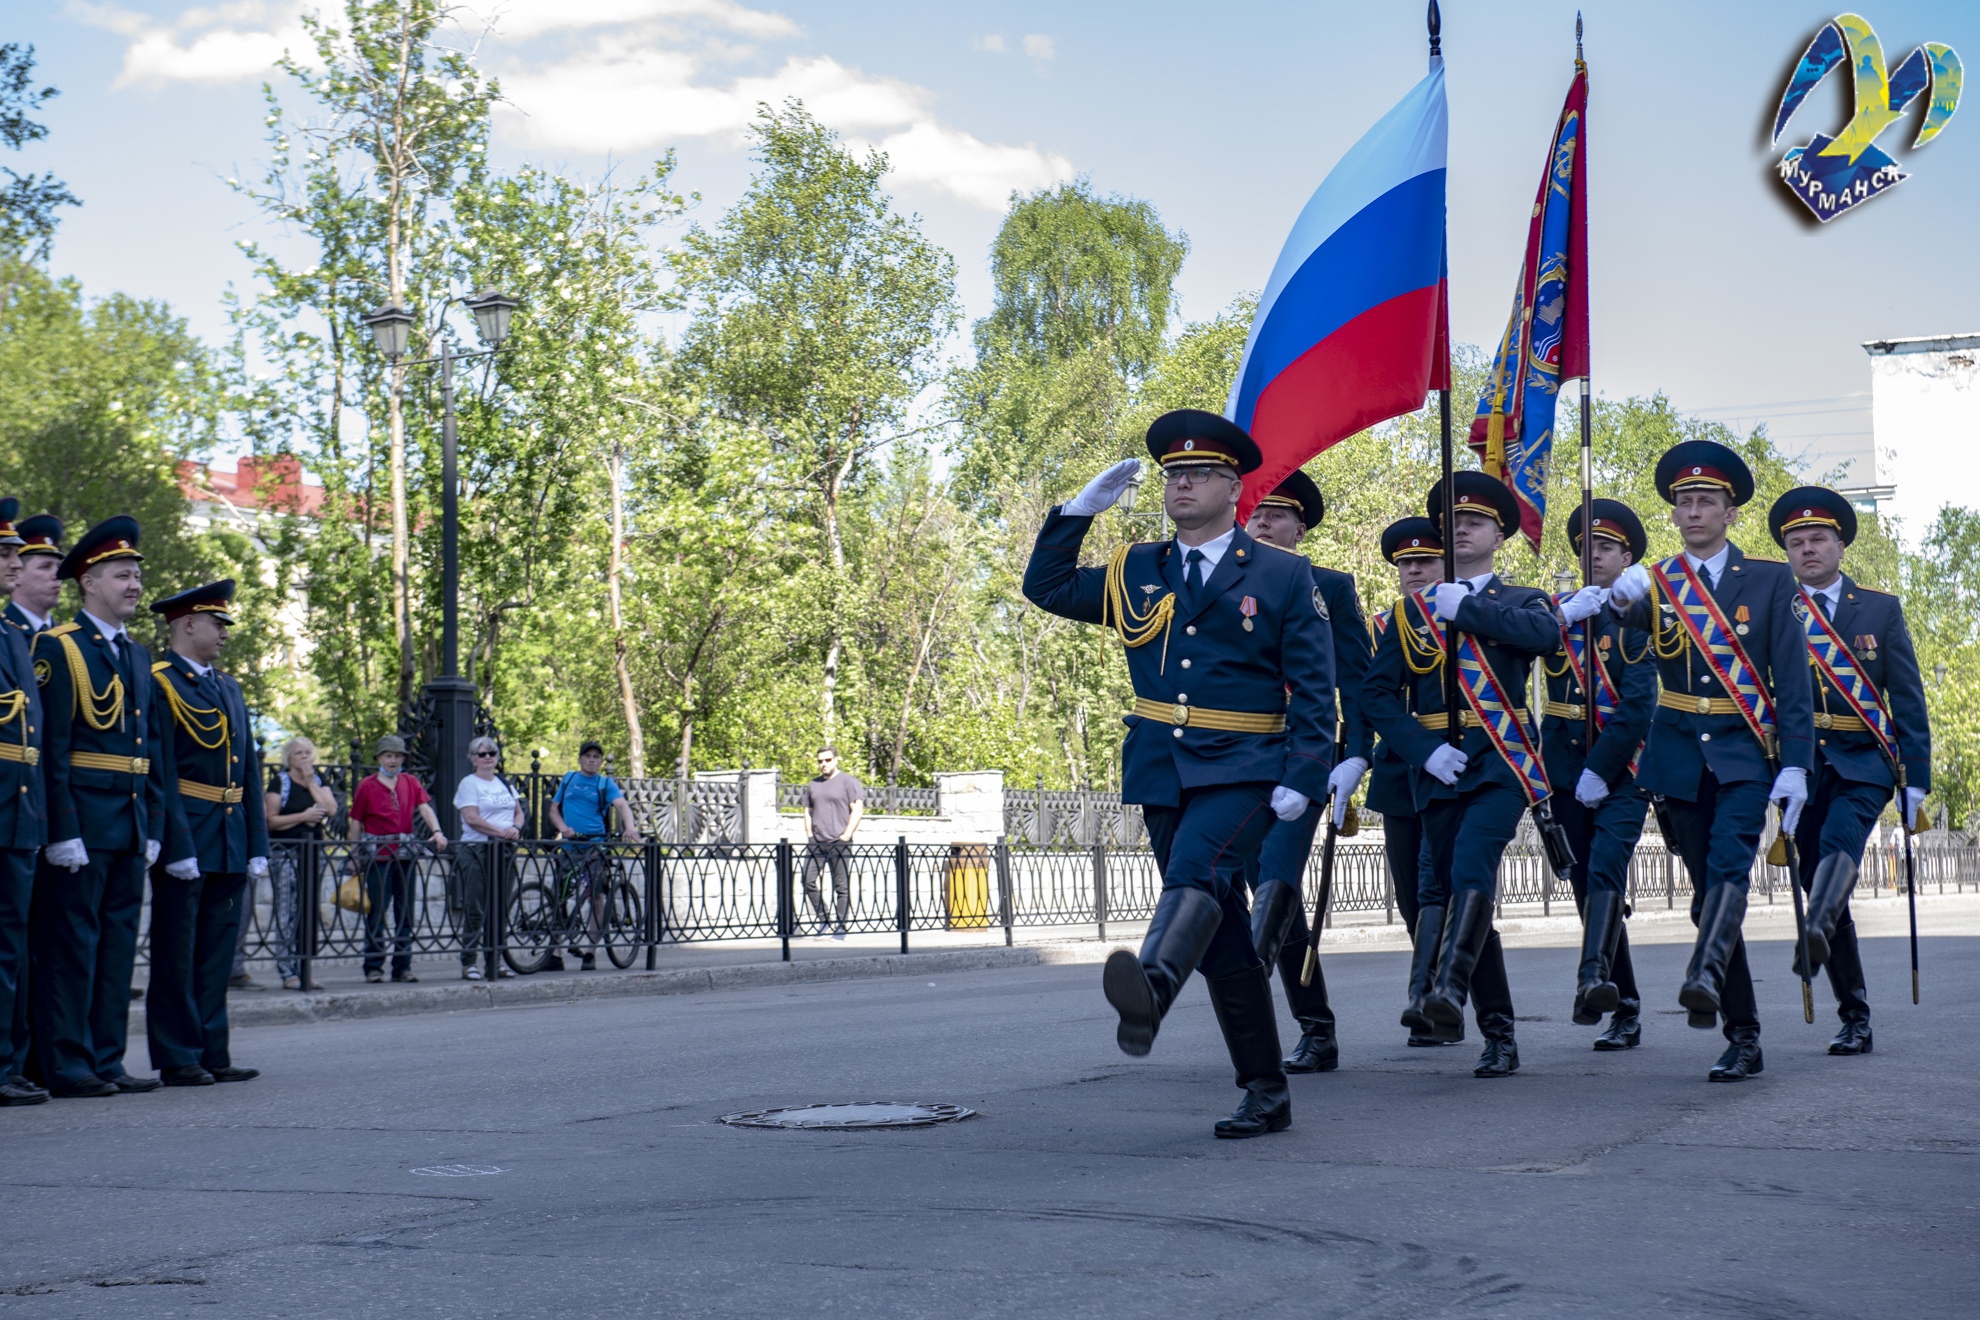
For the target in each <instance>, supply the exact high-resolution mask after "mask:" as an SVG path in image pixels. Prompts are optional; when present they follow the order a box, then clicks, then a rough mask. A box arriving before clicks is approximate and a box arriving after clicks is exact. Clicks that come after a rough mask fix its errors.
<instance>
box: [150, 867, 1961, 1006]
mask: <svg viewBox="0 0 1980 1320" xmlns="http://www.w3.org/2000/svg"><path fill="white" fill-rule="evenodd" d="M400 847H401V849H402V851H401V852H400V853H399V855H398V856H397V857H396V858H387V857H383V856H381V854H380V850H378V849H376V848H375V847H373V846H370V845H366V844H350V843H343V842H333V841H327V840H326V841H322V842H314V841H312V842H306V843H303V844H300V845H296V846H293V847H285V848H284V849H282V850H279V855H278V857H277V859H276V861H277V868H276V875H275V876H274V877H271V879H269V880H263V881H261V882H259V883H258V884H257V885H256V887H255V892H254V893H253V894H252V896H251V903H250V905H249V911H248V914H247V923H248V929H247V934H246V940H245V945H246V948H247V952H248V956H249V957H250V959H252V960H256V961H264V960H270V959H273V960H277V961H278V963H281V964H284V966H283V971H284V974H290V975H294V974H300V975H302V976H303V977H304V979H305V980H307V979H308V965H309V964H310V963H313V962H316V961H339V962H349V961H355V960H358V959H367V955H369V958H368V961H375V962H378V963H381V964H382V963H383V962H384V961H385V960H386V959H388V958H390V957H392V956H393V955H394V954H395V953H398V954H403V955H405V956H407V957H412V956H420V957H432V956H434V955H439V954H446V953H450V952H451V953H455V954H464V955H467V956H470V957H472V958H474V959H476V960H478V961H483V962H485V963H486V965H487V966H488V968H489V969H490V971H491V972H492V970H493V968H494V966H495V964H496V963H497V962H498V961H500V962H505V963H506V964H507V965H509V966H511V967H513V968H515V969H516V970H519V971H525V972H527V971H534V970H537V969H538V968H540V967H542V966H545V965H547V964H548V963H549V960H550V959H551V958H552V957H553V956H557V955H556V951H557V950H559V949H590V950H592V951H593V952H594V956H596V957H597V958H599V959H600V960H601V961H610V962H611V963H613V964H614V965H617V966H621V967H630V966H633V965H635V964H644V965H645V966H647V967H649V968H650V967H652V966H654V965H655V960H656V957H657V951H658V949H659V947H660V946H661V945H664V944H674V943H688V942H702V941H715V940H743V939H778V940H780V941H781V942H782V949H783V954H784V956H785V957H786V958H788V957H789V956H790V941H791V940H792V939H801V938H805V937H808V936H820V935H825V934H829V933H831V932H832V931H833V930H835V929H836V928H837V926H838V921H837V915H838V914H837V911H836V907H837V902H836V893H835V890H836V889H837V888H838V887H839V881H840V876H839V875H837V874H835V869H838V868H835V867H834V865H833V859H832V858H831V857H829V856H827V855H824V854H820V853H816V852H814V850H813V849H811V848H810V847H809V846H808V845H805V844H802V843H798V844H792V843H778V844H761V845H742V844H726V843H717V844H671V843H648V844H644V845H622V844H559V843H556V842H529V841H526V842H522V843H516V844H501V845H486V846H483V847H481V848H480V849H478V850H472V851H469V852H466V853H463V852H462V850H461V849H460V847H459V845H456V846H454V847H452V848H450V849H448V850H447V851H444V852H434V851H432V850H430V849H428V848H427V847H426V846H425V845H424V844H419V843H408V844H404V845H400ZM1915 856H1916V865H1917V874H1918V884H1919V890H1920V892H1921V893H1945V892H1948V891H1949V890H1950V891H1951V892H1963V891H1964V890H1965V888H1966V886H1968V885H1972V886H1973V887H1974V888H1975V890H1976V891H1980V850H1976V848H1975V846H1974V844H1973V843H1972V842H1970V841H1967V840H1964V839H1958V838H1952V837H1945V836H1936V837H1935V836H1925V837H1924V838H1921V839H1920V840H1918V841H1917V843H1916V845H1915ZM838 860H839V862H840V866H841V868H842V870H843V882H844V888H845V890H846V900H847V912H846V921H845V927H844V929H845V930H846V931H847V932H848V933H851V934H868V935H871V934H875V933H883V934H889V935H897V936H898V937H899V942H900V948H901V950H902V951H903V952H905V951H906V950H907V949H908V947H909V942H910V936H911V935H912V933H913V932H916V931H937V930H950V931H969V930H978V931H984V932H994V931H997V930H1000V929H1001V930H1002V932H1003V934H1004V941H1005V943H1010V942H1011V941H1012V937H1013V936H1012V933H1013V932H1014V931H1015V930H1016V929H1018V928H1044V927H1073V928H1081V927H1084V928H1089V929H1091V930H1092V931H1093V932H1094V933H1095V934H1096V935H1097V936H1098V937H1099V938H1101V939H1106V938H1108V929H1109V926H1110V924H1112V925H1119V924H1124V923H1134V922H1141V921H1146V920H1147V919H1148V917H1149V916H1150V915H1151V914H1152V912H1153V910H1154V906H1155V902H1156V900H1157V898H1158V897H1159V895H1160V891H1161V881H1160V878H1159V876H1158V874H1157V872H1156V868H1155V865H1154V859H1153V856H1152V855H1151V854H1150V852H1149V851H1148V849H1147V848H1146V847H1145V846H1135V847H1115V846H1113V845H1110V844H1104V843H1100V844H1092V845H1087V846H1052V847H1030V846H1025V845H1022V844H1017V845H1013V844H1011V843H1008V842H999V843H996V844H991V845H982V844H955V845H948V846H941V845H915V844H909V843H907V842H905V841H902V842H898V843H895V844H892V845H878V846H873V845H846V846H844V847H843V848H841V849H840V850H839V851H838ZM291 869H292V871H293V874H294V876H295V879H296V884H295V890H294V893H295V898H294V901H282V900H283V899H284V898H285V896H284V895H281V894H279V893H278V892H277V891H278V886H279V885H280V884H281V882H282V881H284V879H285V878H286V876H287V875H288V874H289V873H290V872H291ZM1319 871H1320V856H1319V853H1318V852H1317V851H1316V852H1315V854H1314V855H1313V857H1312V859H1311V861H1310V864H1309V870H1308V876H1307V891H1306V892H1307V893H1308V895H1309V896H1310V895H1312V894H1314V893H1316V892H1317V888H1318V883H1319ZM1903 878H1904V856H1903V848H1902V844H1901V843H1899V842H1897V841H1894V840H1886V841H1883V842H1880V843H1879V844H1877V845H1875V846H1873V847H1872V848H1871V849H1870V850H1869V851H1868V852H1867V853H1866V856H1865V859H1864V867H1863V872H1862V877H1861V879H1860V880H1859V883H1858V892H1859V893H1861V894H1866V895H1868V894H1876V893H1880V892H1901V886H1902V884H1903ZM360 887H362V888H363V889H364V890H365V892H366V894H367V896H368V898H369V901H370V905H371V911H370V914H369V915H367V913H365V912H364V911H361V910H359V907H360V905H361V903H362V901H363V900H361V899H360V897H359V892H358V891H359V889H360ZM814 888H815V890H816V892H817V898H816V900H814V899H813V898H812V897H811V896H810V895H811V891H812V890H813V889H814ZM1629 896H1630V900H1631V902H1632V903H1633V904H1634V906H1635V907H1637V908H1638V909H1645V908H1656V907H1659V906H1661V907H1664V908H1676V907H1678V906H1679V905H1680V903H1683V904H1685V905H1689V903H1690V899H1691V882H1690V878H1689V876H1688V875H1687V874H1686V871H1685V868H1684V866H1683V864H1682V863H1681V862H1679V861H1678V859H1677V858H1676V857H1675V856H1673V855H1672V854H1670V853H1669V852H1668V851H1667V850H1666V849H1665V848H1664V847H1663V845H1662V842H1661V840H1659V839H1657V838H1656V837H1655V836H1654V835H1653V836H1649V837H1646V838H1645V840H1644V841H1643V843H1642V844H1641V845H1640V846H1639V847H1638V849H1637V852H1636V856H1635V858H1634V860H1633V861H1632V863H1631V866H1630V872H1629ZM340 898H341V899H342V902H341V903H340ZM395 900H398V901H397V902H396V903H395ZM1751 901H1752V902H1753V903H1755V904H1764V903H1772V902H1777V901H1778V902H1787V901H1788V894H1787V879H1786V872H1785V871H1781V870H1778V869H1775V868H1772V867H1768V866H1766V865H1765V864H1764V863H1763V862H1762V861H1761V860H1759V859H1757V858H1756V860H1755V870H1754V879H1753V889H1752V899H1751ZM1563 904H1564V905H1565V909H1564V910H1565V911H1568V912H1572V911H1573V898H1572V896H1571V894H1570V892H1569V890H1568V887H1567V886H1566V885H1565V884H1563V883H1562V882H1560V881H1559V880H1557V879H1555V878H1554V876H1553V873H1552V871H1551V869H1550V868H1549V867H1548V866H1547V864H1546V861H1545V858H1544V856H1543V855H1542V853H1541V852H1540V850H1539V848H1538V847H1536V846H1533V845H1530V844H1526V843H1515V844H1513V845H1512V846H1511V847H1509V848H1508V849H1507V850H1506V854H1505V859H1504V862H1503V864H1502V865H1501V867H1500V872H1499V905H1500V908H1501V909H1502V910H1503V909H1505V908H1508V907H1517V908H1521V909H1526V910H1533V909H1536V908H1537V909H1538V911H1539V912H1541V913H1552V912H1553V911H1554V910H1555V907H1556V905H1563ZM1377 912H1379V913H1382V914H1383V919H1384V920H1386V921H1390V922H1393V921H1396V920H1397V912H1396V907H1395V893H1394V889H1393V887H1392V886H1391V884H1390V881H1389V875H1388V867H1387V862H1386V859H1385V857H1384V855H1383V851H1382V847H1381V845H1380V844H1379V843H1373V842H1366V841H1361V840H1355V841H1350V842H1344V843H1341V844H1339V845H1338V847H1337V850H1336V856H1335V867H1334V890H1333V903H1332V906H1331V908H1330V915H1331V914H1341V913H1377ZM477 913H480V914H488V915H486V916H485V917H480V918H477V915H476V914H477ZM476 927H478V933H473V932H474V929H475V928H476ZM142 955H143V950H142V946H141V956H142ZM298 964H300V967H299V969H298V968H297V965H298Z"/></svg>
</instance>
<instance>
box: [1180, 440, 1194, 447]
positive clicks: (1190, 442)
mask: <svg viewBox="0 0 1980 1320" xmlns="http://www.w3.org/2000/svg"><path fill="white" fill-rule="evenodd" d="M1183 448H1184V449H1194V448H1196V441H1194V440H1185V441H1183Z"/></svg>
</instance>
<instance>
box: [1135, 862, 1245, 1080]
mask: <svg viewBox="0 0 1980 1320" xmlns="http://www.w3.org/2000/svg"><path fill="white" fill-rule="evenodd" d="M1223 917H1224V913H1223V909H1222V908H1220V907H1219V906H1218V905H1217V900H1216V899H1214V898H1212V897H1210V895H1208V894H1206V893H1205V892H1203V891H1202V890H1201V889H1188V888H1183V887H1180V886H1177V887H1174V888H1169V889H1164V890H1163V891H1162V897H1161V900H1160V901H1159V902H1157V903H1156V905H1155V916H1154V917H1153V918H1152V919H1151V920H1150V921H1149V923H1148V934H1147V935H1146V936H1145V937H1144V938H1143V939H1142V941H1141V956H1140V957H1139V958H1137V957H1136V956H1135V955H1133V954H1131V953H1129V952H1128V951H1127V950H1126V949H1116V950H1114V952H1113V953H1111V954H1109V955H1108V956H1107V966H1106V969H1105V970H1104V971H1103V972H1102V973H1101V980H1100V985H1101V989H1102V990H1104V991H1105V992H1106V995H1107V1002H1108V1003H1110V1004H1112V1005H1113V1006H1114V1011H1115V1012H1117V1013H1119V1014H1120V1015H1121V1022H1120V1026H1119V1027H1118V1028H1117V1029H1116V1030H1115V1032H1114V1040H1115V1042H1116V1043H1117V1044H1119V1045H1120V1047H1121V1053H1123V1054H1129V1055H1133V1056H1134V1057H1136V1058H1140V1057H1141V1056H1142V1055H1144V1054H1147V1053H1148V1051H1149V1050H1150V1049H1152V1048H1154V1045H1155V1031H1156V1028H1158V1027H1160V1026H1161V1025H1162V1016H1163V1014H1165V1013H1167V1012H1168V1011H1169V1005H1170V1004H1173V1003H1175V1002H1176V995H1177V994H1179V993H1180V992H1181V991H1182V986H1183V982H1184V981H1185V980H1187V979H1188V977H1189V974H1190V972H1191V971H1192V970H1193V969H1194V968H1195V966H1196V964H1197V963H1199V962H1201V961H1203V952H1204V950H1206V949H1208V948H1209V947H1210V937H1211V936H1213V935H1215V934H1216V933H1217V924H1218V923H1219V922H1220V921H1222V920H1223ZM1255 970H1257V971H1258V975H1259V978H1260V984H1263V978H1264V971H1263V969H1255ZM1268 1002H1269V1001H1268ZM1278 1052H1279V1051H1278V1047H1277V1046H1276V1045H1275V1046H1274V1047H1273V1049H1272V1054H1273V1060H1274V1062H1275V1063H1276V1062H1277V1056H1278Z"/></svg>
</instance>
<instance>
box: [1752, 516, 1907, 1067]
mask: <svg viewBox="0 0 1980 1320" xmlns="http://www.w3.org/2000/svg"><path fill="white" fill-rule="evenodd" d="M1767 526H1768V528H1769V530H1771V531H1772V532H1773V534H1774V540H1775V541H1776V542H1777V543H1778V544H1779V545H1780V546H1781V547H1782V548H1783V549H1785V550H1786V551H1787V554H1788V567H1789V568H1790V569H1792V570H1793V571H1794V576H1795V579H1796V580H1797V581H1798V582H1800V584H1801V599H1799V600H1797V601H1796V602H1795V616H1796V620H1797V623H1798V624H1799V626H1800V627H1801V629H1802V632H1803V635H1804V636H1805V637H1806V638H1807V645H1808V654H1809V658H1810V661H1811V662H1812V676H1813V679H1814V684H1815V783H1814V785H1813V791H1812V793H1811V794H1810V796H1809V800H1808V810H1807V811H1805V812H1803V813H1802V817H1801V823H1800V828H1799V829H1797V830H1796V831H1795V837H1794V843H1795V848H1796V849H1797V850H1798V851H1799V852H1800V854H1801V864H1802V866H1803V868H1805V869H1804V875H1806V876H1808V877H1809V882H1810V884H1811V886H1812V888H1811V889H1810V893H1809V900H1808V919H1807V920H1808V954H1809V961H1810V962H1811V963H1812V964H1813V966H1814V967H1817V968H1819V967H1824V966H1826V967H1827V968H1828V969H1829V985H1830V987H1831V988H1832V989H1833V990H1834V991H1835V992H1836V1014H1837V1016H1839V1017H1840V1018H1841V1019H1842V1030H1840V1031H1838V1032H1837V1033H1836V1037H1835V1039H1834V1040H1832V1041H1830V1042H1829V1053H1831V1054H1868V1053H1869V1052H1870V1044H1871V1040H1870V1001H1869V999H1868V998H1867V997H1866V996H1865V994H1864V986H1863V959H1862V958H1861V956H1859V954H1858V952H1857V948H1856V922H1855V921H1854V920H1852V919H1851V917H1850V915H1849V894H1850V890H1851V889H1852V888H1853V887H1854V886H1855V884H1856V871H1857V868H1858V867H1859V866H1861V865H1862V864H1863V845H1864V843H1865V842H1866V841H1867V840H1868V839H1869V837H1870V831H1871V829H1872V828H1873V827H1874V826H1875V825H1876V823H1877V817H1878V816H1879V815H1881V814H1882V813H1883V810H1884V804H1885V803H1886V802H1889V801H1890V800H1891V794H1892V792H1893V790H1894V789H1895V788H1896V787H1897V786H1898V784H1899V782H1900V780H1899V779H1898V774H1899V772H1900V770H1901V771H1902V773H1903V780H1902V781H1901V782H1902V783H1903V786H1904V793H1903V800H1902V801H1901V802H1899V803H1898V810H1899V812H1900V814H1901V817H1902V825H1903V828H1905V829H1907V830H1909V829H1913V828H1914V827H1917V828H1923V826H1922V825H1921V824H1920V820H1919V811H1920V808H1922V807H1923V806H1924V804H1925V795H1926V793H1927V792H1928V791H1929V790H1930V789H1931V787H1932V730H1931V727H1930V725H1929V723H1928V722H1927V720H1926V715H1925V684H1924V681H1923V680H1922V679H1921V678H1920V677H1919V673H1918V654H1917V652H1915V651H1914V650H1912V646H1911V632H1910V630H1909V629H1907V628H1906V627H1905V624H1904V607H1903V606H1902V605H1900V604H1899V603H1898V599H1897V597H1895V596H1892V595H1890V594H1888V593H1886V592H1882V591H1872V590H1871V589H1870V588H1868V587H1865V586H1861V585H1859V584H1858V583H1856V582H1855V581H1853V580H1852V579H1851V578H1850V576H1849V575H1848V574H1847V573H1845V572H1843V571H1842V563H1843V551H1844V549H1845V548H1846V547H1847V546H1848V545H1849V543H1850V542H1852V541H1854V540H1855V539H1856V510H1855V509H1854V508H1852V507H1850V503H1849V501H1848V500H1846V499H1844V498H1843V497H1842V496H1841V495H1839V494H1837V493H1836V492H1835V491H1832V490H1827V489H1825V488H1823V487H1821V486H1803V487H1801V488H1800V489H1798V490H1791V491H1789V492H1788V493H1787V494H1785V495H1783V496H1781V497H1780V499H1778V500H1776V501H1775V502H1774V507H1773V509H1772V510H1770V511H1769V512H1768V515H1767ZM1811 859H1812V860H1811ZM1831 859H1834V860H1831Z"/></svg>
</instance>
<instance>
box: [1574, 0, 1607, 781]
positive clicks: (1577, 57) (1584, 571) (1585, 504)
mask: <svg viewBox="0 0 1980 1320" xmlns="http://www.w3.org/2000/svg"><path fill="white" fill-rule="evenodd" d="M1574 64H1575V69H1576V71H1577V72H1579V73H1581V74H1583V76H1586V74H1587V69H1588V66H1587V64H1586V63H1585V62H1584V61H1583V59H1582V55H1581V11H1580V10H1578V9H1577V10H1576V11H1575V14H1574ZM1587 166H1588V159H1587V153H1586V152H1583V153H1581V159H1580V160H1577V161H1576V162H1575V166H1574V167H1575V169H1577V170H1581V169H1586V168H1587ZM1577 182H1579V180H1577ZM1571 275H1572V278H1574V279H1578V280H1584V281H1585V280H1586V279H1587V278H1588V272H1587V271H1585V270H1577V271H1573V272H1571ZM1583 366H1584V367H1585V368H1586V369H1585V370H1584V371H1583V372H1582V373H1581V585H1583V586H1584V587H1585V586H1588V585H1590V584H1592V583H1593V582H1594V580H1595V439H1594V418H1593V416H1592V414H1591V410H1590V408H1589V393H1590V391H1589V388H1588V377H1589V376H1590V375H1591V374H1593V366H1592V364H1589V363H1584V364H1583ZM1581 654H1582V657H1583V659H1582V663H1581V670H1582V674H1581V676H1582V679H1583V684H1582V693H1581V699H1582V703H1583V706H1584V707H1585V709H1584V710H1583V712H1582V718H1583V721H1584V727H1583V735H1582V736H1583V737H1584V738H1585V739H1586V741H1584V742H1583V743H1582V746H1584V747H1586V748H1587V749H1588V751H1589V752H1590V754H1593V752H1594V750H1595V733H1596V720H1595V714H1596V706H1597V704H1598V703H1599V702H1600V701H1601V683H1600V680H1598V679H1595V666H1596V665H1598V664H1600V663H1602V661H1601V657H1599V656H1598V655H1597V654H1596V652H1595V617H1594V616H1593V615H1590V616H1589V617H1587V618H1585V619H1583V620H1582V621H1581ZM1590 680H1594V681H1592V682H1591V681H1590Z"/></svg>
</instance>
